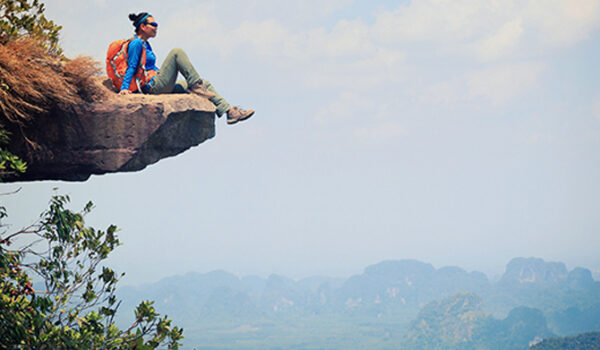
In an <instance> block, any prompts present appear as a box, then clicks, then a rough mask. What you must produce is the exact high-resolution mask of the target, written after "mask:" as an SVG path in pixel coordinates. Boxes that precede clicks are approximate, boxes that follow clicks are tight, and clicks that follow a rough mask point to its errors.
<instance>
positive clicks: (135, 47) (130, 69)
mask: <svg viewBox="0 0 600 350" xmlns="http://www.w3.org/2000/svg"><path fill="white" fill-rule="evenodd" d="M143 45H144V42H143V41H142V40H141V39H139V38H138V39H134V40H132V41H131V42H130V43H129V46H128V47H127V70H126V71H125V77H124V78H123V83H122V84H121V94H126V93H124V92H123V91H125V90H127V91H129V85H130V84H131V79H133V75H134V74H135V72H136V70H137V68H138V65H139V63H140V58H141V56H142V49H143V47H144V46H143Z"/></svg>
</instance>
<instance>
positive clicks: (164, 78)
mask: <svg viewBox="0 0 600 350" xmlns="http://www.w3.org/2000/svg"><path fill="white" fill-rule="evenodd" d="M129 19H130V20H131V22H132V24H133V26H134V27H135V34H136V35H135V38H134V40H132V41H131V42H130V43H129V46H128V48H127V71H126V73H125V77H124V78H123V83H122V84H121V91H120V92H119V93H120V94H121V95H128V94H131V90H129V86H130V84H131V81H132V79H133V76H134V74H135V72H136V71H137V69H138V65H140V64H144V65H145V68H146V71H147V72H149V73H151V74H149V76H150V77H151V78H150V79H149V81H148V82H147V83H146V84H145V85H143V86H141V90H142V92H143V93H147V94H168V93H183V92H186V91H189V92H191V93H195V94H197V95H200V96H204V97H206V98H208V99H209V100H210V101H211V102H212V103H214V104H215V106H216V107H217V115H218V116H219V117H221V116H222V115H223V114H227V123H228V124H234V123H237V122H238V121H241V120H245V119H248V118H250V117H251V116H252V115H253V114H254V111H253V110H251V109H250V110H244V109H242V108H240V107H237V106H235V107H231V106H230V105H229V103H227V101H226V100H225V99H224V98H223V97H222V96H221V95H219V94H218V93H217V91H215V89H214V88H213V87H212V85H211V84H210V82H208V81H207V80H203V79H201V78H200V75H199V74H198V72H197V71H196V69H195V68H194V66H193V65H192V63H191V62H190V59H189V58H188V56H187V55H186V53H185V52H184V51H183V50H182V49H173V50H171V52H169V54H168V55H167V58H166V59H165V61H164V62H163V64H162V66H161V67H160V70H159V69H158V68H157V67H156V56H155V55H154V52H153V51H152V46H150V43H148V39H150V38H154V37H155V36H156V32H157V30H158V23H156V21H155V20H154V17H152V15H150V14H149V13H147V12H142V13H139V14H134V13H132V14H130V15H129ZM144 51H145V52H144ZM143 57H145V62H141V59H142V58H143ZM142 61H143V60H142ZM178 73H181V74H182V75H183V76H184V77H185V81H184V80H180V81H176V79H177V74H178Z"/></svg>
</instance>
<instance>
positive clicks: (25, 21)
mask: <svg viewBox="0 0 600 350" xmlns="http://www.w3.org/2000/svg"><path fill="white" fill-rule="evenodd" d="M44 11H45V8H44V4H43V3H41V2H40V1H38V0H33V1H31V0H0V44H6V43H7V42H8V41H10V40H14V39H16V38H18V37H20V36H22V35H28V36H32V37H35V38H37V39H39V41H40V43H41V44H42V45H43V46H44V47H45V48H46V49H47V50H48V51H49V52H52V53H54V54H61V53H62V50H61V48H60V46H59V44H58V39H59V32H60V30H61V28H62V27H61V26H59V25H57V24H55V23H54V22H53V21H51V20H48V19H47V18H46V16H44Z"/></svg>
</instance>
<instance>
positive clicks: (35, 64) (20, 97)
mask: <svg viewBox="0 0 600 350" xmlns="http://www.w3.org/2000/svg"><path fill="white" fill-rule="evenodd" d="M98 65H99V63H97V62H95V61H94V60H92V59H91V58H90V57H79V58H76V59H74V60H71V61H68V62H66V63H65V62H64V60H63V59H61V58H60V57H57V56H53V55H50V54H48V53H47V51H46V50H45V49H44V48H42V47H41V46H40V45H39V44H38V42H37V41H36V40H34V39H30V38H26V37H24V38H20V39H18V40H14V41H11V42H9V43H7V44H5V45H0V112H1V115H0V117H3V119H6V121H7V122H8V123H13V124H17V125H20V126H23V125H24V124H25V123H26V122H28V121H30V120H32V118H34V116H35V115H36V114H41V113H45V112H48V111H49V110H50V109H52V108H53V107H55V106H58V107H66V106H69V105H72V104H77V103H82V102H84V101H90V100H92V99H94V96H95V93H96V92H98V90H97V87H96V85H95V84H94V83H93V79H92V76H94V75H96V74H98V72H99V71H100V69H99V68H98Z"/></svg>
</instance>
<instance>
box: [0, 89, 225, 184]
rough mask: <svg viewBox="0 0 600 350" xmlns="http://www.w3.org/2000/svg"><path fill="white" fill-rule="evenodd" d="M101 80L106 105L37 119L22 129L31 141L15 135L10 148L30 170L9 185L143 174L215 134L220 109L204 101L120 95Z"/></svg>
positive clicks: (75, 108)
mask: <svg viewBox="0 0 600 350" xmlns="http://www.w3.org/2000/svg"><path fill="white" fill-rule="evenodd" d="M98 81H99V84H100V85H102V89H104V90H105V91H103V92H102V93H103V94H104V95H105V96H106V97H105V98H104V99H103V100H102V102H96V103H89V104H81V105H74V106H70V107H69V108H65V109H63V110H60V111H58V110H56V111H53V112H51V113H49V114H48V115H44V116H40V117H38V118H36V119H35V121H34V122H33V123H32V125H29V126H28V127H27V129H24V130H23V131H24V134H25V135H26V136H27V139H28V140H27V139H25V138H24V137H23V136H22V134H21V133H20V132H16V131H13V132H12V136H11V144H10V145H9V147H8V148H9V150H10V151H12V152H13V153H15V154H17V155H19V156H20V157H22V158H23V159H24V160H25V161H27V163H28V169H27V172H26V173H24V174H21V175H20V176H18V177H14V178H6V179H4V181H6V182H14V181H34V180H66V181H85V180H87V179H88V178H89V177H90V175H92V174H105V173H115V172H127V171H138V170H142V169H144V168H145V167H146V166H148V165H150V164H153V163H156V162H158V161H159V160H160V159H162V158H165V157H171V156H174V155H177V154H179V153H181V152H184V151H186V150H187V149H189V148H190V147H192V146H196V145H198V144H200V143H202V142H204V141H206V140H207V139H210V138H212V137H214V136H215V106H214V105H213V104H212V103H211V102H210V101H209V100H207V99H205V98H203V97H199V96H197V95H192V94H168V95H158V96H156V95H154V96H150V95H141V94H133V95H129V96H120V95H117V94H116V93H114V92H112V91H109V90H108V88H106V87H105V84H104V83H102V81H101V80H100V79H99V80H98ZM9 130H10V128H9ZM30 141H31V142H30ZM32 145H35V146H32Z"/></svg>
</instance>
